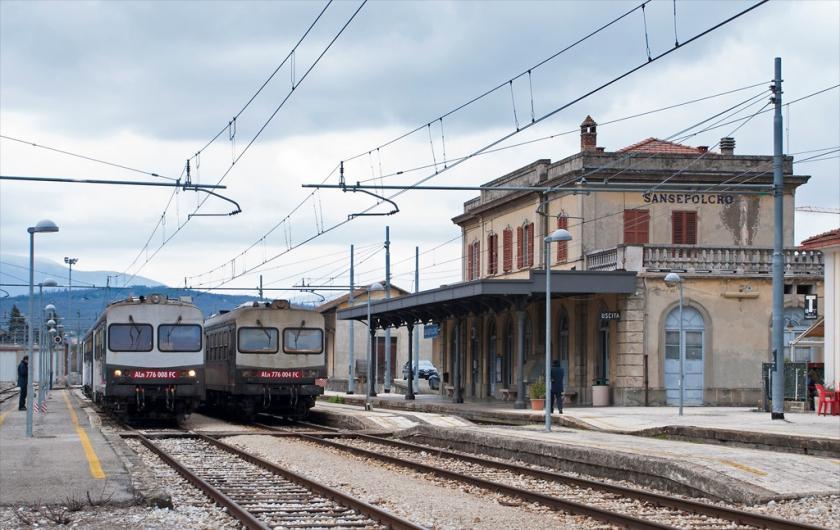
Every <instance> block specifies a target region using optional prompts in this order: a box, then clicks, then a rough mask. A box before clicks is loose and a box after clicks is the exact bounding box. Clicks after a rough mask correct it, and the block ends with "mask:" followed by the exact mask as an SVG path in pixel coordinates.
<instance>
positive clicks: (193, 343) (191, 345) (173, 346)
mask: <svg viewBox="0 0 840 530" xmlns="http://www.w3.org/2000/svg"><path fill="white" fill-rule="evenodd" d="M158 350H160V351H177V352H196V351H201V326H199V325H198V324H161V325H159V326H158Z"/></svg>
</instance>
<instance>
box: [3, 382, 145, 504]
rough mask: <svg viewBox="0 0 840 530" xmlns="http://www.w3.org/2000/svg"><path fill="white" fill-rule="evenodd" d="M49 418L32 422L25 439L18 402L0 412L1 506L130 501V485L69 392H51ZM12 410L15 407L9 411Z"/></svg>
mask: <svg viewBox="0 0 840 530" xmlns="http://www.w3.org/2000/svg"><path fill="white" fill-rule="evenodd" d="M46 404H47V411H48V412H47V413H36V414H35V415H34V418H33V429H32V430H33V435H34V436H33V437H32V438H28V437H27V436H26V411H19V410H17V400H14V403H13V404H12V403H5V404H4V407H3V410H2V411H0V505H20V504H27V505H28V504H35V503H40V504H58V503H65V502H67V500H68V499H76V500H79V501H84V502H87V500H88V495H90V498H91V499H92V500H93V501H98V500H104V499H110V503H112V504H125V503H130V502H132V501H133V499H134V492H133V490H132V487H131V479H130V476H129V474H128V472H127V471H126V470H125V467H124V466H123V463H122V460H121V459H120V458H119V457H118V455H117V454H116V452H115V451H114V449H113V448H112V447H111V445H110V444H109V442H108V441H107V440H106V439H105V437H104V436H103V435H102V433H101V432H100V430H99V429H98V428H96V427H92V426H91V424H90V421H89V419H88V415H87V414H86V413H85V412H84V411H83V410H82V409H81V408H80V407H79V403H78V401H77V399H76V397H75V396H74V395H73V392H72V391H70V390H53V391H52V392H51V393H50V396H49V399H48V400H47V401H46ZM12 405H14V406H12Z"/></svg>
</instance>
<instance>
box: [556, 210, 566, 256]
mask: <svg viewBox="0 0 840 530" xmlns="http://www.w3.org/2000/svg"><path fill="white" fill-rule="evenodd" d="M557 228H562V229H564V230H568V229H569V218H568V217H566V216H565V215H561V216H560V217H558V218H557ZM568 259H569V242H568V241H558V242H557V263H565V262H566V261H568Z"/></svg>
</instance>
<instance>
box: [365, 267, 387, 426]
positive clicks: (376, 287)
mask: <svg viewBox="0 0 840 530" xmlns="http://www.w3.org/2000/svg"><path fill="white" fill-rule="evenodd" d="M384 290H385V288H384V287H382V284H381V283H378V282H377V283H374V284H372V285H371V286H370V287H368V288H367V295H368V296H367V321H368V369H367V371H368V391H367V399H366V400H365V401H366V406H365V408H366V409H370V398H371V397H373V396H375V395H376V372H375V371H374V370H373V358H374V357H373V336H374V334H375V333H376V328H374V327H373V326H372V325H371V321H370V293H373V292H376V291H384Z"/></svg>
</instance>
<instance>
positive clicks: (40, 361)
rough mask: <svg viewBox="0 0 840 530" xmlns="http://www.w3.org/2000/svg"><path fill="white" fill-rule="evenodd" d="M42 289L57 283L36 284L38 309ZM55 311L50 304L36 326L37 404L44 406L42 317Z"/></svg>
mask: <svg viewBox="0 0 840 530" xmlns="http://www.w3.org/2000/svg"><path fill="white" fill-rule="evenodd" d="M44 287H58V282H56V281H55V280H53V279H49V280H44V281H43V282H41V283H39V284H38V307H44ZM50 308H52V310H55V306H54V305H52V304H50V305H48V306H46V307H44V309H43V310H42V311H41V318H40V321H39V325H38V404H39V405H43V404H44V395H45V394H46V391H47V385H46V384H45V380H46V378H45V374H46V371H45V369H44V363H45V357H46V355H45V354H44V352H45V351H46V350H45V349H44V325H45V322H44V315H45V314H47V311H49V310H50ZM29 362H30V363H31V362H34V361H33V360H32V359H29Z"/></svg>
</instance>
